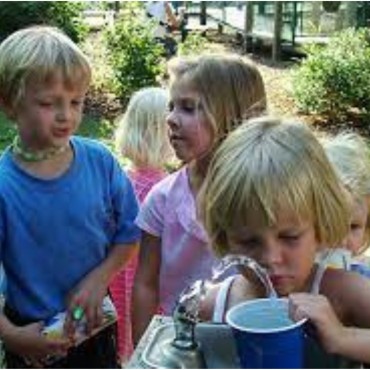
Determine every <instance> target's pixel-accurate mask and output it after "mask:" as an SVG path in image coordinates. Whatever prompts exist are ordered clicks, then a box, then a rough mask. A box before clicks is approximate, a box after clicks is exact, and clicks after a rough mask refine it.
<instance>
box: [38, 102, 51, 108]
mask: <svg viewBox="0 0 370 370" xmlns="http://www.w3.org/2000/svg"><path fill="white" fill-rule="evenodd" d="M39 104H40V106H41V107H51V106H52V105H53V103H52V102H49V101H40V102H39Z"/></svg>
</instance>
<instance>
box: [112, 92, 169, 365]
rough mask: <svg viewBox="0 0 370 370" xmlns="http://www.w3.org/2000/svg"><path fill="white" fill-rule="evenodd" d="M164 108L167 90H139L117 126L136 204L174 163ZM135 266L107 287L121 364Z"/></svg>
mask: <svg viewBox="0 0 370 370" xmlns="http://www.w3.org/2000/svg"><path fill="white" fill-rule="evenodd" d="M167 106H168V92H167V90H165V89H163V88H160V87H147V88H143V89H141V90H139V91H137V92H136V93H135V94H134V95H133V96H132V97H131V99H130V101H129V104H128V106H127V109H126V112H125V114H124V116H123V118H122V119H121V120H120V121H119V123H118V128H117V131H116V149H117V152H118V153H119V154H120V155H121V156H122V157H123V158H125V159H127V160H129V161H130V163H129V164H128V165H127V173H128V175H129V177H130V179H131V181H132V184H133V186H134V190H135V193H136V195H137V197H138V200H139V202H140V203H141V202H143V201H144V199H145V197H146V195H147V194H148V192H149V190H150V189H151V188H152V187H153V185H154V184H156V183H157V182H159V181H160V180H162V179H163V178H164V177H165V176H166V175H167V172H166V169H165V166H166V165H167V164H171V165H172V164H173V163H174V154H173V150H172V147H171V145H170V142H169V140H168V136H167V125H166V112H167ZM136 266H137V255H135V256H134V257H133V258H132V259H131V261H130V262H129V263H128V264H127V265H126V266H125V268H124V269H123V270H121V271H120V272H119V273H118V274H117V275H116V277H115V278H114V280H113V281H112V283H111V284H110V291H111V293H112V298H113V302H114V304H115V306H116V308H117V311H118V347H119V355H120V358H121V360H122V361H127V360H128V359H129V357H130V356H131V354H132V351H133V345H132V339H131V314H130V303H131V295H132V286H133V281H134V276H135V272H136Z"/></svg>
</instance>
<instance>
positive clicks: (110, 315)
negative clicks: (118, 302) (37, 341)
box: [42, 296, 117, 363]
mask: <svg viewBox="0 0 370 370" xmlns="http://www.w3.org/2000/svg"><path fill="white" fill-rule="evenodd" d="M102 310H103V322H102V324H101V325H100V326H99V327H97V328H95V329H94V330H93V331H92V332H91V334H90V335H89V336H88V335H87V334H86V318H85V316H83V315H82V317H81V318H80V319H79V320H76V332H75V345H76V346H78V345H79V344H81V343H82V342H83V341H85V340H86V339H88V338H90V337H92V336H94V335H95V334H97V333H99V332H100V331H101V330H103V329H104V328H106V327H107V326H109V325H112V324H113V323H115V322H116V321H117V311H116V308H115V307H114V304H113V302H112V300H111V299H110V298H109V297H108V296H106V297H105V298H104V300H103V304H102ZM65 319H66V312H60V313H58V314H57V315H55V316H54V317H52V318H51V319H50V320H48V321H47V322H46V324H45V327H44V329H43V331H42V332H43V334H44V335H46V336H47V337H49V338H60V337H62V336H63V326H64V322H65ZM59 358H60V357H58V358H56V357H55V356H54V357H52V358H50V361H48V363H51V362H54V361H56V360H57V359H59Z"/></svg>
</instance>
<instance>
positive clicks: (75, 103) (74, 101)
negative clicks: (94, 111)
mask: <svg viewBox="0 0 370 370" xmlns="http://www.w3.org/2000/svg"><path fill="white" fill-rule="evenodd" d="M82 103H83V101H82V100H72V105H73V106H75V107H79V106H81V105H82Z"/></svg>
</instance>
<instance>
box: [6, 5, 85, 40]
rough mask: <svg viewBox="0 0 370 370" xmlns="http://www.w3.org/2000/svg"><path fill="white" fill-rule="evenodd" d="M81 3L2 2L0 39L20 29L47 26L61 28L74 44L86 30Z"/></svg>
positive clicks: (81, 37)
mask: <svg viewBox="0 0 370 370" xmlns="http://www.w3.org/2000/svg"><path fill="white" fill-rule="evenodd" d="M84 7H85V5H84V3H83V2H77V1H3V2H1V6H0V19H1V22H0V39H4V38H5V37H7V36H8V35H9V34H11V33H12V32H14V31H16V30H19V29H20V28H23V27H26V26H29V25H35V24H48V25H52V26H56V27H59V28H61V29H62V30H63V31H64V32H65V33H66V34H67V35H68V36H69V37H71V39H72V40H74V41H75V42H79V41H81V40H82V39H83V38H84V36H85V35H86V31H87V28H86V27H85V26H84V25H83V23H82V19H81V11H82V9H83V8H84Z"/></svg>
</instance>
